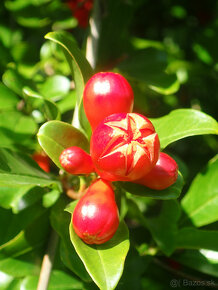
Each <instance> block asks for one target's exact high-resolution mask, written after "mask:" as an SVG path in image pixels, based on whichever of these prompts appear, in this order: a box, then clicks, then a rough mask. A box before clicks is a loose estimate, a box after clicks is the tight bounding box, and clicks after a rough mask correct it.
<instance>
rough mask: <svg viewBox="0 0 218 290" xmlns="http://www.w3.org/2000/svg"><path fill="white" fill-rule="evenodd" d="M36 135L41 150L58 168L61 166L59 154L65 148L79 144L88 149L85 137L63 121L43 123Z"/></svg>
mask: <svg viewBox="0 0 218 290" xmlns="http://www.w3.org/2000/svg"><path fill="white" fill-rule="evenodd" d="M37 137H38V141H39V144H40V145H41V147H42V148H43V150H44V151H45V152H46V154H47V155H48V156H49V157H50V158H51V160H52V161H53V162H54V163H55V164H56V165H57V166H58V167H59V168H61V165H60V161H59V156H60V154H61V152H62V151H63V150H64V149H65V148H68V147H71V146H79V147H81V148H83V149H85V150H88V141H87V139H86V137H85V136H84V135H83V134H82V133H81V132H80V131H79V130H78V129H76V128H74V127H73V126H71V125H70V124H68V123H65V122H61V121H49V122H47V123H45V124H43V125H42V126H41V128H40V129H39V132H38V134H37Z"/></svg>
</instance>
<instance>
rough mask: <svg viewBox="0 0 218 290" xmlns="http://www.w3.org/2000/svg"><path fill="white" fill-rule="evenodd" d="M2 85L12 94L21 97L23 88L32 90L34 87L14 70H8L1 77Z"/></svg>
mask: <svg viewBox="0 0 218 290" xmlns="http://www.w3.org/2000/svg"><path fill="white" fill-rule="evenodd" d="M2 80H3V83H4V84H5V85H6V86H7V87H8V88H10V89H11V90H12V91H13V92H15V93H16V94H18V95H19V96H22V92H23V87H26V86H27V87H31V88H34V87H35V85H34V83H33V82H32V81H30V80H27V79H25V78H24V77H22V76H21V75H20V74H19V73H18V72H17V71H16V70H15V69H8V70H7V71H6V72H5V73H4V74H3V76H2Z"/></svg>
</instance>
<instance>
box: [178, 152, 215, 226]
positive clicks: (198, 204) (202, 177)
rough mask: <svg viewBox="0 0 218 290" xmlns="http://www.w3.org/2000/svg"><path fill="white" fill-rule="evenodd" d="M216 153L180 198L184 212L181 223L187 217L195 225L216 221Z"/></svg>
mask: <svg viewBox="0 0 218 290" xmlns="http://www.w3.org/2000/svg"><path fill="white" fill-rule="evenodd" d="M217 180H218V155H217V156H216V157H215V158H214V159H212V160H211V162H209V164H208V166H207V168H206V169H204V170H203V171H202V172H200V173H199V174H198V175H197V176H196V177H195V179H194V181H193V182H192V184H191V186H190V188H189V190H188V192H187V193H186V195H185V197H184V198H183V199H182V208H183V210H184V212H185V217H184V219H183V220H182V221H183V223H184V222H185V221H186V219H188V220H189V221H191V222H192V224H194V225H195V226H197V227H201V226H204V225H207V224H210V223H213V222H215V221H218V210H217V207H218V186H217V184H218V183H217Z"/></svg>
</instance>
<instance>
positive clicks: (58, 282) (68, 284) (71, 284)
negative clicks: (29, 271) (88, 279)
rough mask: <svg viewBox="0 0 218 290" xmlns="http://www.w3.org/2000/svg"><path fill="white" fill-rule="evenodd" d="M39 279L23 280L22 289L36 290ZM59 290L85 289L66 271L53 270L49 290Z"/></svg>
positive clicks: (29, 278) (28, 278) (31, 277)
mask: <svg viewBox="0 0 218 290" xmlns="http://www.w3.org/2000/svg"><path fill="white" fill-rule="evenodd" d="M38 281H39V277H38V276H28V277H25V278H24V279H23V281H22V282H21V284H20V289H23V290H29V289H36V288H37V285H38ZM55 289H56V290H57V289H72V290H73V289H76V290H80V289H81V290H82V289H84V286H83V284H82V283H81V282H80V281H78V280H77V279H76V278H75V277H72V276H71V275H69V274H67V273H66V272H64V271H60V270H56V269H55V270H53V271H52V272H51V277H50V280H49V284H48V290H55Z"/></svg>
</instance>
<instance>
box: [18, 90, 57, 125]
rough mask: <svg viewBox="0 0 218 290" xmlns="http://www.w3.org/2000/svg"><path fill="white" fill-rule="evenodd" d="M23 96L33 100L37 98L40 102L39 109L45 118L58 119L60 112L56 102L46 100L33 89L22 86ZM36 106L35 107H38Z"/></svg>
mask: <svg viewBox="0 0 218 290" xmlns="http://www.w3.org/2000/svg"><path fill="white" fill-rule="evenodd" d="M23 94H24V96H26V97H28V98H31V99H33V100H35V99H36V100H37V101H39V102H40V105H41V110H42V112H43V113H44V115H45V117H46V119H47V120H59V119H60V112H59V110H58V107H57V106H56V104H55V103H54V102H52V101H50V100H47V99H45V98H43V97H42V96H40V95H39V94H38V93H37V92H35V91H33V90H32V89H30V88H28V87H25V88H23ZM40 105H38V106H39V107H40ZM38 106H37V107H38Z"/></svg>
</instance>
